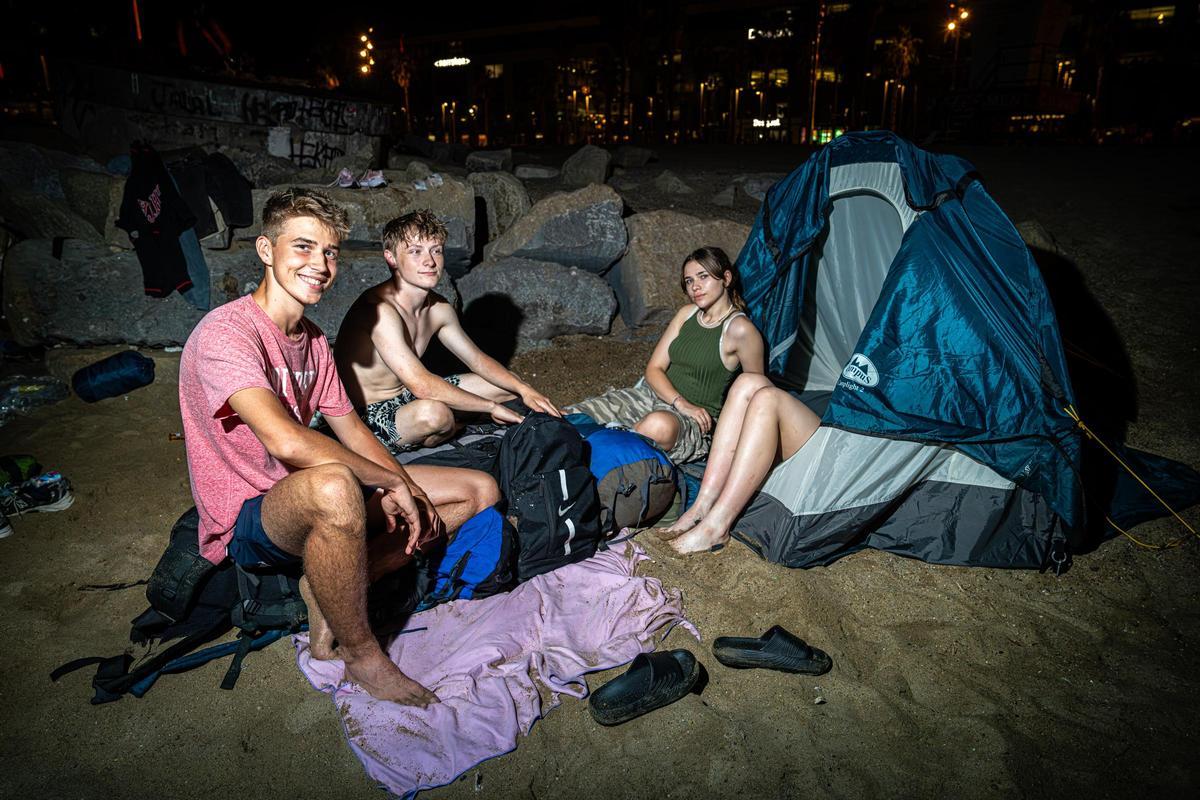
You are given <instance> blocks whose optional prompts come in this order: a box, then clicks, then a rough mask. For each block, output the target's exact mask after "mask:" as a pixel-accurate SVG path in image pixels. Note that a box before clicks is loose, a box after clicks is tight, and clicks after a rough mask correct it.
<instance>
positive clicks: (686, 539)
mask: <svg viewBox="0 0 1200 800" xmlns="http://www.w3.org/2000/svg"><path fill="white" fill-rule="evenodd" d="M728 541H729V529H728V528H724V527H722V526H720V525H718V524H716V523H715V522H713V521H712V520H711V519H708V520H702V521H701V522H699V523H697V524H696V526H695V527H693V528H692V529H691V530H690V531H688V532H686V533H683V534H680V535H679V536H677V537H675V538H674V539H672V540H671V542H670V544H671V547H672V548H673V549H674V550H675V552H676V553H679V554H680V555H687V554H689V553H703V552H705V551H708V550H712V549H713V548H714V547H717V546H718V545H724V544H725V543H726V542H728Z"/></svg>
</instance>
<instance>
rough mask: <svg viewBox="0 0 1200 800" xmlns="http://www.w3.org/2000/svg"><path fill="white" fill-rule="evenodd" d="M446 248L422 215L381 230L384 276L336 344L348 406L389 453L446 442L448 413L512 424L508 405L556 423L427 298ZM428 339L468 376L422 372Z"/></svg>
mask: <svg viewBox="0 0 1200 800" xmlns="http://www.w3.org/2000/svg"><path fill="white" fill-rule="evenodd" d="M445 242H446V226H445V225H443V224H442V222H441V221H440V220H439V219H438V218H437V217H436V216H434V215H433V214H432V213H431V212H429V211H425V210H421V211H414V212H412V213H410V214H405V215H404V216H402V217H399V218H397V219H394V220H392V221H391V222H389V223H388V224H387V226H386V227H385V228H384V230H383V248H384V250H383V257H384V259H385V260H386V261H387V263H388V266H389V267H390V268H391V270H392V277H391V278H390V279H388V280H386V281H384V282H383V283H380V284H379V285H377V286H373V287H371V288H370V289H367V290H366V291H365V292H363V293H362V295H361V296H359V298H358V300H356V301H355V302H354V305H353V306H351V308H350V310H349V311H348V312H347V313H346V318H345V319H344V320H342V327H341V329H340V330H339V331H338V335H337V341H336V342H335V343H334V357H335V359H336V360H337V367H338V373H339V374H340V375H341V376H342V382H343V383H344V384H345V386H346V391H347V392H348V393H349V395H350V399H351V401H353V403H354V405H355V407H356V408H357V409H358V413H359V416H360V417H361V418H362V420H363V422H365V423H366V424H367V427H368V428H370V429H371V432H372V433H374V434H375V435H376V436H377V437H379V439H380V441H382V442H383V443H384V444H385V445H387V446H388V447H389V448H393V449H397V450H404V449H411V448H416V447H427V446H431V445H434V444H438V443H439V442H444V441H445V440H446V439H448V438H450V436H451V434H453V433H454V428H455V414H454V412H456V411H458V412H466V413H479V414H488V415H490V416H491V418H492V419H493V420H495V421H496V422H498V423H501V424H515V423H518V422H520V421H521V416H520V415H519V414H517V413H516V412H514V411H511V410H509V409H507V408H505V407H504V406H502V405H500V403H503V402H505V401H506V400H511V399H513V398H514V397H520V398H521V400H522V401H523V402H524V403H525V405H527V406H529V407H530V408H531V409H533V410H535V411H544V412H546V413H547V414H553V415H554V416H556V417H557V416H562V415H561V413H560V412H559V410H558V409H557V408H556V407H555V406H554V404H553V403H551V402H550V400H549V399H547V398H546V396H545V395H543V394H541V393H540V392H538V391H536V390H534V389H533V387H531V386H530V385H529V384H527V383H525V382H524V381H522V380H521V379H520V378H518V377H517V376H516V375H514V374H513V373H512V372H510V371H508V370H507V369H505V368H504V367H503V366H502V365H501V364H500V363H499V362H498V361H496V360H495V359H494V358H492V357H490V356H488V355H486V354H485V353H484V352H483V351H482V350H480V349H479V347H478V346H476V344H475V342H473V341H471V338H470V337H469V336H467V334H466V331H464V330H463V328H462V325H461V324H460V322H459V320H458V315H457V314H456V313H455V311H454V307H453V306H452V305H450V303H449V302H447V301H446V298H444V297H442V296H441V295H439V294H438V293H437V292H436V291H434V289H435V287H437V284H438V280H439V279H440V278H441V277H442V269H443V259H442V251H443V248H444V245H445ZM434 336H437V337H438V340H439V341H440V342H441V343H442V344H443V345H445V346H446V349H447V350H449V351H450V352H451V353H453V354H454V355H456V356H457V357H458V358H459V360H460V361H462V362H463V363H464V364H466V365H467V368H468V369H469V370H471V371H470V372H467V373H463V374H461V375H451V376H449V377H448V378H439V377H438V376H436V375H434V374H433V373H431V372H430V371H429V370H427V369H425V367H424V365H423V364H422V363H421V356H422V355H424V354H425V349H426V348H427V347H428V346H429V342H430V341H431V340H432V339H433V337H434Z"/></svg>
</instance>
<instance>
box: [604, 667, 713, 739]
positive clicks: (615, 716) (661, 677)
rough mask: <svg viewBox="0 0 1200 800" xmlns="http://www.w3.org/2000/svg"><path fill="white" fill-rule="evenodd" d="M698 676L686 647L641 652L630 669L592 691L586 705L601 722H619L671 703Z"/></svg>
mask: <svg viewBox="0 0 1200 800" xmlns="http://www.w3.org/2000/svg"><path fill="white" fill-rule="evenodd" d="M699 676H700V669H699V664H698V663H697V661H696V657H695V656H693V655H692V654H691V653H690V652H689V651H687V650H668V651H666V652H664V653H641V654H639V655H638V656H637V658H635V659H633V663H632V664H630V666H629V670H628V671H627V672H626V673H625V674H624V675H621V676H619V677H616V678H613V679H612V680H611V681H609V682H608V683H606V684H604V685H603V686H601V687H600V688H599V689H597V690H596V691H595V692H593V693H592V697H591V699H590V700H589V701H588V708H589V709H590V710H591V712H592V717H593V718H595V720H596V722H599V723H600V724H601V725H620V724H621V723H622V722H628V721H629V720H631V719H634V718H635V717H640V716H641V715H642V714H645V713H647V712H650V711H653V710H654V709H656V708H662V707H663V706H666V705H670V704H671V703H674V702H675V701H676V700H678V699H680V698H681V697H683V696H684V695H686V694H687V693H688V692H690V691H691V690H692V687H694V686H695V685H696V679H697V678H698V677H699Z"/></svg>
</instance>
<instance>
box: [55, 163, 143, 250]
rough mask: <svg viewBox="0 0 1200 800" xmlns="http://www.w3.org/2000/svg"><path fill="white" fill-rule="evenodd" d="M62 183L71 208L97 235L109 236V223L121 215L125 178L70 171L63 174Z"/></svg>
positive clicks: (94, 172) (89, 171)
mask: <svg viewBox="0 0 1200 800" xmlns="http://www.w3.org/2000/svg"><path fill="white" fill-rule="evenodd" d="M59 180H60V181H62V187H63V193H64V194H65V195H66V198H67V204H68V205H69V206H70V207H71V208H72V209H73V210H74V211H75V213H77V214H79V215H80V216H81V217H83V218H84V219H86V220H87V221H88V222H89V223H91V225H92V227H93V228H95V229H96V231H97V232H99V233H102V234H103V233H105V232H106V226H107V224H108V220H109V219H113V220H115V219H116V217H117V214H119V213H120V211H121V198H122V197H123V196H124V193H125V178H123V177H120V176H114V175H109V174H108V173H107V172H96V171H94V170H86V169H72V168H67V169H63V170H62V171H61V172H60V173H59ZM126 239H128V237H126Z"/></svg>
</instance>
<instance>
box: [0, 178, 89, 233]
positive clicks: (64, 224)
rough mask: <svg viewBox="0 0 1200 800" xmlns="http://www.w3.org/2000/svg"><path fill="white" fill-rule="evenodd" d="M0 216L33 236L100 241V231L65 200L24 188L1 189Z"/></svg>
mask: <svg viewBox="0 0 1200 800" xmlns="http://www.w3.org/2000/svg"><path fill="white" fill-rule="evenodd" d="M0 219H2V220H4V223H5V226H6V227H8V228H9V229H11V230H14V231H16V232H17V233H19V234H21V235H22V236H24V237H28V238H31V239H53V238H56V237H65V238H70V239H84V240H88V241H96V242H98V241H100V238H101V237H100V231H99V230H97V229H96V227H95V226H94V225H92V223H90V222H88V221H87V220H86V219H84V218H83V217H81V216H79V215H78V214H76V213H75V212H74V211H72V210H71V207H70V206H69V205H68V204H67V201H66V200H55V199H53V198H50V197H46V196H45V195H40V194H35V193H34V192H31V191H28V190H25V189H10V188H4V189H0Z"/></svg>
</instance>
